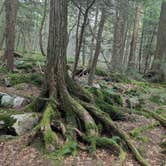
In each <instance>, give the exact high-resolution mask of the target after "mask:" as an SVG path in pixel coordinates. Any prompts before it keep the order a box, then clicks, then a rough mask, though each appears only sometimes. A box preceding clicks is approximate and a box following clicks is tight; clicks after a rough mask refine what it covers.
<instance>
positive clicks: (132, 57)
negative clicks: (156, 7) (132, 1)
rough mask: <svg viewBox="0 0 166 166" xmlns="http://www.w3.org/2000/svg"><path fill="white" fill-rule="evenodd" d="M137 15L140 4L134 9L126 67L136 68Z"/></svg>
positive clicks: (138, 15)
mask: <svg viewBox="0 0 166 166" xmlns="http://www.w3.org/2000/svg"><path fill="white" fill-rule="evenodd" d="M139 17H140V6H139V5H138V6H137V7H136V10H135V20H134V29H133V36H132V41H131V46H130V55H129V62H128V69H131V70H132V69H136V48H137V40H138V30H139Z"/></svg>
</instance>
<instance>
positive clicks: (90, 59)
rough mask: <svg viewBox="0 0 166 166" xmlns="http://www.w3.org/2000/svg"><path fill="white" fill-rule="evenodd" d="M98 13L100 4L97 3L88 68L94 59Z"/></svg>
mask: <svg viewBox="0 0 166 166" xmlns="http://www.w3.org/2000/svg"><path fill="white" fill-rule="evenodd" d="M98 14H99V9H98V5H97V7H96V14H95V23H94V27H93V34H92V40H91V48H90V58H89V63H88V69H90V68H91V66H92V61H93V50H94V47H95V46H94V45H95V35H96V30H97V22H98Z"/></svg>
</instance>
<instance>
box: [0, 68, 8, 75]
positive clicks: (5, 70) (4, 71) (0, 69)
mask: <svg viewBox="0 0 166 166" xmlns="http://www.w3.org/2000/svg"><path fill="white" fill-rule="evenodd" d="M7 72H8V71H7V68H6V67H3V66H0V73H5V74H6V73H7Z"/></svg>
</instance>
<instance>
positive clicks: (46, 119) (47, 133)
mask: <svg viewBox="0 0 166 166" xmlns="http://www.w3.org/2000/svg"><path fill="white" fill-rule="evenodd" d="M53 113H54V110H53V106H52V104H51V103H48V105H47V106H46V108H45V110H44V113H43V117H42V119H41V122H40V124H39V126H37V128H38V127H40V130H41V133H42V134H43V138H44V143H45V147H46V149H47V150H49V151H53V150H54V149H55V147H58V145H59V141H58V137H57V135H56V134H55V132H53V131H52V129H51V126H50V124H51V117H52V115H53Z"/></svg>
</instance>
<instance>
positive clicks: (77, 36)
mask: <svg viewBox="0 0 166 166" xmlns="http://www.w3.org/2000/svg"><path fill="white" fill-rule="evenodd" d="M80 20H81V9H79V12H78V18H77V27H76V42H75V57H76V56H77V52H78V45H79V27H80Z"/></svg>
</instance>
